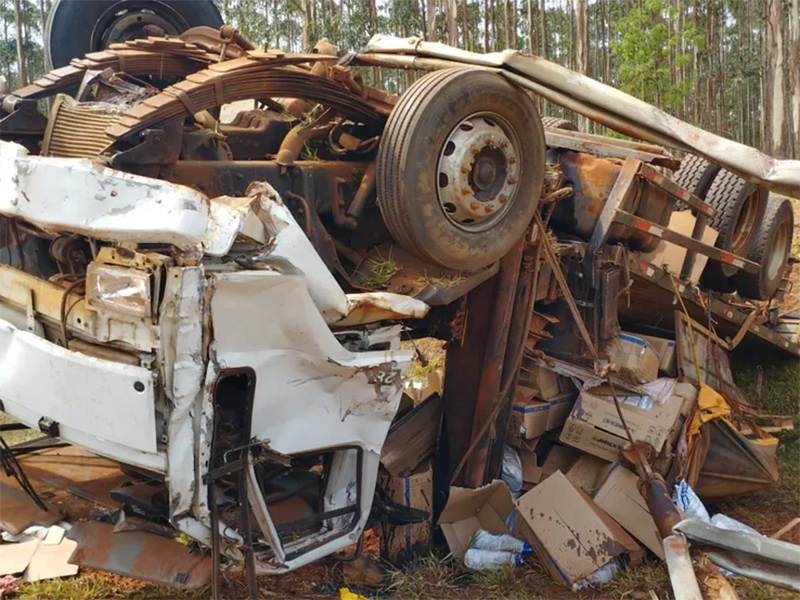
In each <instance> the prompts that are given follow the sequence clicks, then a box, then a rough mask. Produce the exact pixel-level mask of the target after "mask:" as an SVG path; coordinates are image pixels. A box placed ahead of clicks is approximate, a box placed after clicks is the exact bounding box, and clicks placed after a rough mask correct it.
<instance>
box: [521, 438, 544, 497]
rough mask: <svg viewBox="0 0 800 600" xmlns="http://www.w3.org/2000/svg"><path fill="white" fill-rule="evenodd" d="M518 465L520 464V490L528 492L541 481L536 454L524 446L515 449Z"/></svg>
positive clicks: (540, 468)
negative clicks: (517, 455)
mask: <svg viewBox="0 0 800 600" xmlns="http://www.w3.org/2000/svg"><path fill="white" fill-rule="evenodd" d="M517 453H518V454H519V460H520V463H522V489H523V490H524V491H528V490H529V489H531V488H532V487H533V486H535V485H536V484H537V483H539V482H540V481H541V480H542V472H543V469H542V467H540V466H539V461H538V459H537V458H536V454H535V453H534V452H533V451H532V450H530V449H528V447H527V446H526V445H522V446H520V447H518V448H517Z"/></svg>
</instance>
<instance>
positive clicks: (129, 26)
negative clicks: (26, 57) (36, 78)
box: [44, 0, 222, 69]
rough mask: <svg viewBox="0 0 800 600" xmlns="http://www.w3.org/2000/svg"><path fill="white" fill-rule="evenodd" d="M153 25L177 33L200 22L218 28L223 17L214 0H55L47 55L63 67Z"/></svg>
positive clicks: (52, 63)
mask: <svg viewBox="0 0 800 600" xmlns="http://www.w3.org/2000/svg"><path fill="white" fill-rule="evenodd" d="M148 25H149V26H151V27H152V28H153V29H155V30H156V31H157V30H158V29H160V30H163V31H164V33H166V34H167V35H171V36H177V35H178V34H180V33H183V32H184V31H186V30H187V29H189V28H190V27H197V26H200V25H206V26H208V27H213V28H214V29H219V28H220V27H222V17H221V16H220V14H219V10H218V9H217V7H216V6H215V5H214V2H213V0H193V1H192V2H189V1H188V0H56V1H55V3H54V4H53V8H52V9H51V10H50V15H49V17H48V18H47V26H46V31H45V36H44V43H45V60H46V61H47V62H49V63H50V68H52V69H56V68H58V67H63V66H65V65H68V64H69V61H70V60H72V59H73V58H83V56H84V55H85V54H88V53H89V52H97V51H99V50H102V49H103V48H105V47H107V46H108V45H109V44H113V43H119V42H125V41H127V40H130V39H134V38H137V37H147V35H148V32H147V30H145V27H147V26H148ZM156 28H157V29H156Z"/></svg>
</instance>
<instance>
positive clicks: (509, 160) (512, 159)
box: [508, 156, 517, 165]
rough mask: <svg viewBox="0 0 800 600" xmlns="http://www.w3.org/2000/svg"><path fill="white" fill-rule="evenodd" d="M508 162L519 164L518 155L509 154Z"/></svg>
mask: <svg viewBox="0 0 800 600" xmlns="http://www.w3.org/2000/svg"><path fill="white" fill-rule="evenodd" d="M508 164H510V165H515V164H517V157H516V156H509V157H508Z"/></svg>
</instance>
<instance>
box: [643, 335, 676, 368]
mask: <svg viewBox="0 0 800 600" xmlns="http://www.w3.org/2000/svg"><path fill="white" fill-rule="evenodd" d="M639 337H641V338H642V339H643V340H645V341H646V342H648V343H649V344H650V345H651V346H652V347H653V349H654V350H655V351H656V354H657V355H658V369H659V370H660V371H661V372H662V373H664V374H665V375H669V376H670V377H675V376H676V375H677V374H678V370H677V369H678V367H677V361H676V359H675V340H668V339H666V338H661V337H656V336H654V335H641V336H639Z"/></svg>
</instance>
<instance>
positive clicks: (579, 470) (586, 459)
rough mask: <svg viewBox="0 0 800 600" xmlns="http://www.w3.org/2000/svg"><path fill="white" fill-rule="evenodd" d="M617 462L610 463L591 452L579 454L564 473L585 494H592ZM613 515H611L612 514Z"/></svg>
mask: <svg viewBox="0 0 800 600" xmlns="http://www.w3.org/2000/svg"><path fill="white" fill-rule="evenodd" d="M617 464H618V463H610V462H608V461H607V460H603V459H602V458H598V457H597V456H593V455H591V454H581V456H580V457H579V458H578V460H577V461H575V463H574V464H573V465H572V466H571V467H569V469H567V471H566V472H565V473H564V475H566V476H567V479H569V480H570V481H571V482H572V483H573V484H574V485H576V486H577V487H579V488H580V489H581V490H583V491H584V492H585V493H586V495H588V496H590V497H591V496H594V494H595V492H597V490H598V488H599V487H600V485H601V484H602V483H603V481H605V479H606V477H607V476H608V474H609V473H610V472H611V471H612V469H614V468H615V466H616V465H617ZM612 516H613V515H612Z"/></svg>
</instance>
